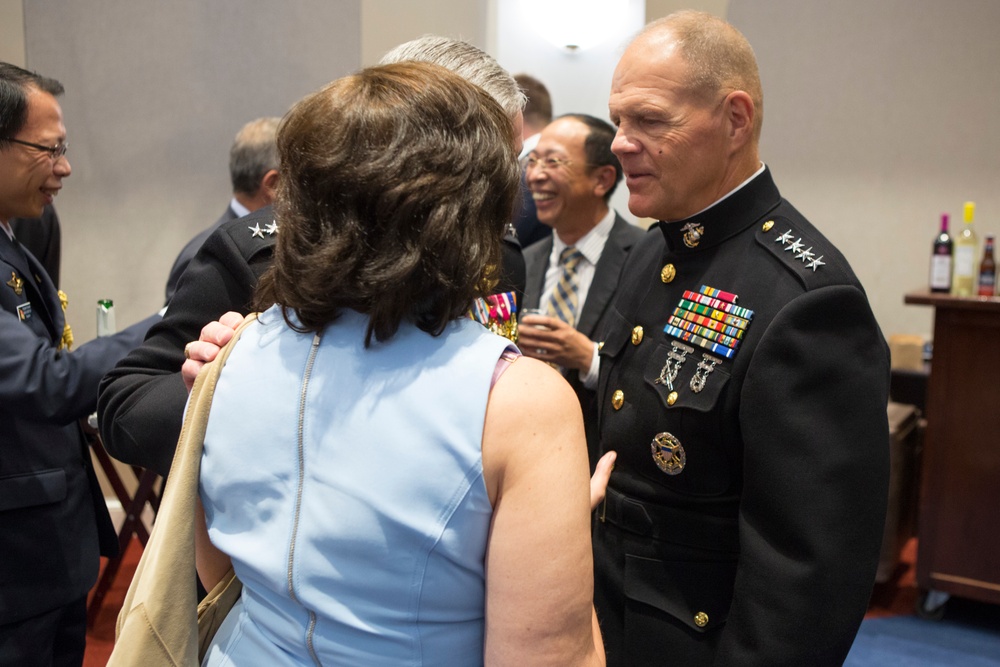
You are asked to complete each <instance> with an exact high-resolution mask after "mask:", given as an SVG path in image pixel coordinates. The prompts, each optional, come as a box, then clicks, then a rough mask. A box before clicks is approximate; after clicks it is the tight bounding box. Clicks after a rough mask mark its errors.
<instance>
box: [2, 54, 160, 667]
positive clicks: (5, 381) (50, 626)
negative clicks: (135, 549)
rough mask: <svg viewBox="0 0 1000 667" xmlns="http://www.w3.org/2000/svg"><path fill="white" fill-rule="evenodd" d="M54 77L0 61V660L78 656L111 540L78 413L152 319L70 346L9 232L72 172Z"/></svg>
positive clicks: (40, 279) (57, 295)
mask: <svg viewBox="0 0 1000 667" xmlns="http://www.w3.org/2000/svg"><path fill="white" fill-rule="evenodd" d="M61 92H62V86H61V85H60V84H59V83H58V82H57V81H54V80H52V79H48V78H45V77H40V76H38V75H35V74H33V73H31V72H27V71H25V70H22V69H20V68H18V67H15V66H13V65H8V64H7V63H0V553H2V554H3V555H2V556H0V664H2V665H64V664H65V665H72V664H77V665H79V664H80V663H81V662H82V660H83V652H84V642H85V635H86V599H87V591H88V590H89V589H90V587H91V586H93V584H94V582H95V581H96V580H97V570H98V564H99V558H98V555H99V554H105V555H111V554H113V553H114V552H115V551H116V550H117V539H116V537H115V532H114V527H113V526H112V525H111V519H110V517H109V516H108V510H107V507H106V505H105V504H104V497H103V494H102V493H101V489H100V487H99V485H98V483H97V478H96V477H95V475H94V470H93V467H92V466H91V462H90V452H89V451H88V448H87V444H86V441H85V440H84V437H83V433H82V431H81V428H80V425H79V419H80V418H82V417H85V416H86V415H87V414H89V413H90V412H92V411H93V410H94V409H95V407H96V404H97V387H98V383H99V381H100V379H101V377H102V375H103V374H104V373H105V372H107V370H108V369H109V368H111V367H112V366H113V365H114V363H115V362H116V361H117V360H118V359H119V358H120V357H122V356H123V355H124V354H125V353H126V352H127V351H128V350H129V349H130V348H132V347H134V346H135V345H138V344H139V342H140V341H141V340H142V336H143V334H144V333H145V331H146V329H147V328H148V327H149V325H150V324H151V323H152V321H153V320H154V319H155V316H154V317H153V318H149V319H148V320H146V321H144V322H142V323H140V324H137V325H135V326H133V327H130V328H129V329H127V330H125V331H123V332H121V333H120V334H117V335H115V336H109V337H105V338H99V339H97V340H94V341H91V342H89V343H87V344H86V345H82V346H80V347H79V349H77V350H73V351H70V350H69V345H70V344H71V335H70V332H69V329H68V327H66V324H65V318H64V315H63V309H64V307H65V303H66V299H65V295H63V294H62V293H61V292H57V291H56V288H55V286H54V285H53V284H52V280H51V279H50V278H49V276H48V274H47V273H46V272H45V269H44V268H42V265H41V264H40V263H39V262H38V260H37V259H35V257H34V256H33V255H32V254H31V253H30V252H27V251H25V250H24V249H23V248H22V247H21V245H20V244H19V243H18V242H17V239H16V238H15V237H14V236H13V233H12V232H11V229H10V226H9V224H8V222H9V221H10V220H11V219H12V218H15V217H25V218H37V217H38V216H40V215H41V214H42V208H43V207H44V206H45V205H46V204H51V203H52V199H53V197H55V196H56V194H57V193H58V192H59V189H60V188H61V187H62V180H63V179H64V178H66V177H68V176H69V175H70V164H69V161H68V160H67V159H66V129H65V127H64V126H63V122H62V111H61V109H60V108H59V104H58V102H56V95H58V94H60V93H61Z"/></svg>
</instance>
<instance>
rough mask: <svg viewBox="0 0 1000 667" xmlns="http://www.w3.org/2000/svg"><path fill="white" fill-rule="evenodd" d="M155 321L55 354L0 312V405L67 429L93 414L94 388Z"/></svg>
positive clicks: (45, 341) (47, 343) (49, 344)
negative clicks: (0, 341)
mask: <svg viewBox="0 0 1000 667" xmlns="http://www.w3.org/2000/svg"><path fill="white" fill-rule="evenodd" d="M157 320H159V316H153V317H150V318H147V319H145V320H143V321H142V322H140V323H138V324H134V325H132V326H131V327H129V328H128V329H125V330H124V331H121V332H119V333H118V334H116V335H114V336H107V337H104V338H95V339H94V340H92V341H90V342H89V343H87V344H85V345H82V346H80V347H79V348H78V349H76V350H74V351H72V352H67V351H59V350H58V349H56V347H55V346H54V345H53V344H52V341H50V340H48V339H46V338H40V337H39V336H38V335H36V334H35V332H33V331H32V330H31V329H30V328H28V327H26V326H25V325H24V323H23V322H21V321H20V320H19V319H18V317H17V316H16V315H14V314H13V313H10V312H7V311H6V310H4V311H3V312H0V340H2V341H3V349H4V352H3V354H0V402H2V403H3V405H4V407H5V409H6V410H7V411H8V412H11V413H16V414H18V415H19V416H20V417H22V418H24V419H27V420H32V421H39V422H45V423H55V424H67V423H70V422H72V421H74V420H76V419H79V418H81V417H85V416H87V415H88V414H90V413H91V412H93V411H94V408H95V407H96V405H97V387H98V383H99V382H100V380H101V376H103V375H104V373H106V372H107V371H108V370H109V369H110V368H111V367H112V366H114V364H115V362H117V361H118V360H119V359H121V358H122V357H123V356H124V355H125V353H126V352H128V351H129V350H130V349H132V348H134V347H135V346H137V345H138V344H139V343H140V341H142V337H143V335H144V334H145V333H146V330H147V329H149V327H150V325H152V324H153V322H155V321H157Z"/></svg>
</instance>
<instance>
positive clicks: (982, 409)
mask: <svg viewBox="0 0 1000 667" xmlns="http://www.w3.org/2000/svg"><path fill="white" fill-rule="evenodd" d="M905 303H907V304H914V305H923V306H932V307H933V308H934V354H933V358H932V360H931V373H930V380H929V385H928V390H927V411H926V417H927V431H926V435H925V441H924V448H923V454H922V459H923V460H922V466H921V467H922V474H921V482H920V508H919V519H918V533H917V535H918V538H917V539H918V545H917V585H918V586H920V587H921V588H923V589H924V590H925V591H930V592H931V597H933V596H934V594H935V593H937V594H938V595H937V598H936V599H937V600H938V601H939V604H937V605H935V604H934V603H931V604H927V605H925V606H924V608H923V611H924V612H925V613H928V614H929V615H933V614H934V612H935V610H936V607H937V606H942V605H943V601H941V600H942V598H943V600H947V595H958V596H961V597H968V598H973V599H976V600H979V601H982V602H990V603H995V604H1000V298H997V297H980V298H959V297H951V296H948V295H941V294H932V293H929V292H914V293H910V294H907V295H906V297H905ZM941 593H944V594H947V595H943V596H942V595H940V594H941ZM921 604H924V603H921ZM918 611H920V609H919V608H918ZM941 613H943V609H941Z"/></svg>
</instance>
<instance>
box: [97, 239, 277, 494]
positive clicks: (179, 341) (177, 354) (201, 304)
mask: <svg viewBox="0 0 1000 667" xmlns="http://www.w3.org/2000/svg"><path fill="white" fill-rule="evenodd" d="M244 253H245V249H241V248H240V247H239V246H238V244H237V243H236V242H235V241H234V239H233V237H232V236H231V235H230V234H229V233H227V228H226V227H222V228H220V229H218V230H216V232H215V233H213V234H212V235H211V236H209V237H208V239H207V240H206V241H205V243H204V245H203V246H202V247H201V249H200V250H199V252H198V254H197V255H195V257H194V259H192V260H191V263H190V264H189V265H188V267H187V270H186V271H185V272H184V275H183V276H182V277H181V279H180V282H179V283H178V285H177V291H176V293H175V294H174V296H173V298H172V299H171V301H170V305H169V306H168V308H167V312H166V313H165V314H164V317H163V321H162V322H160V323H159V324H157V325H156V326H154V327H153V328H152V329H151V330H150V331H149V335H148V336H147V337H146V340H145V342H143V344H142V345H141V346H140V347H138V348H137V349H135V350H133V351H132V352H131V353H130V354H129V355H128V356H126V357H125V358H124V359H123V360H122V361H121V362H120V363H119V364H118V365H117V366H116V367H115V368H114V369H113V370H112V371H111V372H110V373H108V374H107V375H106V376H105V377H104V379H103V380H102V381H101V390H100V396H99V399H98V413H99V421H100V429H101V434H102V437H103V439H104V444H105V447H106V448H107V450H108V451H109V452H110V453H111V455H112V456H114V457H115V458H117V459H119V460H121V461H124V462H126V463H130V464H134V465H140V466H143V467H145V468H150V469H152V470H155V471H156V472H158V473H160V474H166V473H167V471H168V470H169V468H170V462H171V460H172V459H173V455H174V448H175V447H176V445H177V437H178V436H179V435H180V430H181V422H182V419H183V413H184V405H185V403H186V402H187V390H186V389H185V387H184V382H183V380H182V379H181V375H180V368H181V366H182V365H183V363H184V346H185V345H186V344H187V343H189V342H190V341H193V340H197V339H198V337H199V335H200V334H201V329H202V327H204V326H205V325H206V324H208V323H209V322H211V321H213V320H216V319H218V318H219V317H220V316H221V315H222V314H223V313H225V312H227V311H230V310H234V311H237V312H240V313H243V314H246V313H248V312H249V306H250V300H251V297H252V294H253V288H254V286H255V285H256V283H257V278H258V277H259V275H260V274H261V273H262V272H263V271H264V270H265V269H266V268H267V266H268V265H269V264H270V259H271V252H270V251H268V252H266V253H259V254H257V255H250V260H249V261H248V260H247V259H245V257H244Z"/></svg>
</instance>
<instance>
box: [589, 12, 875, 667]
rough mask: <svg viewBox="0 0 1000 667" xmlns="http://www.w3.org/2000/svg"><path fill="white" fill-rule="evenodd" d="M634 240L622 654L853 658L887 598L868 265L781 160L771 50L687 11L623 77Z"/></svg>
mask: <svg viewBox="0 0 1000 667" xmlns="http://www.w3.org/2000/svg"><path fill="white" fill-rule="evenodd" d="M609 110H610V112H611V119H612V121H613V122H614V123H615V124H617V125H618V134H617V136H616V137H615V141H614V143H613V144H612V150H614V152H615V154H616V155H617V156H618V158H619V159H620V160H621V163H622V168H623V169H624V171H625V182H626V184H627V185H628V188H629V208H630V209H631V211H632V212H633V213H634V214H636V215H638V216H642V217H651V218H656V219H658V220H659V221H660V222H658V223H656V225H655V226H654V228H653V229H651V230H650V233H649V234H647V235H646V236H645V237H644V238H643V239H642V241H640V242H639V243H638V244H637V245H636V247H635V248H633V250H632V252H631V253H630V254H629V257H628V261H627V262H626V265H625V268H624V269H623V271H622V284H621V286H620V288H619V290H618V294H617V297H616V298H615V301H614V303H613V304H612V307H611V312H610V314H609V318H610V322H609V327H608V329H607V330H606V331H605V338H604V340H605V343H604V346H603V347H602V348H601V377H600V381H599V386H598V402H599V405H600V411H601V414H600V431H601V446H602V447H603V448H604V449H605V450H614V451H616V452H617V455H618V458H617V460H616V462H615V469H614V472H613V473H612V475H611V478H610V483H609V485H608V489H607V496H606V500H605V502H604V504H603V505H601V506H599V507H598V509H597V513H596V515H597V519H596V520H595V522H594V535H593V539H594V570H595V597H594V602H595V606H596V608H597V614H598V618H599V619H600V622H601V628H602V630H603V631H604V638H605V646H606V648H607V654H608V665H609V666H611V667H620V666H625V665H628V666H629V667H643V666H647V665H649V666H651V665H663V664H665V663H672V664H678V665H775V666H777V665H810V666H827V665H829V666H832V665H838V666H839V665H841V664H843V661H844V658H845V657H846V655H847V652H848V650H849V649H850V647H851V643H852V642H853V639H854V636H855V633H856V632H857V629H858V626H859V625H860V623H861V620H862V618H863V617H864V614H865V610H866V608H867V604H868V599H869V596H870V595H871V590H872V585H873V583H874V579H875V571H876V566H877V563H878V557H879V551H880V548H881V544H882V532H883V526H884V523H885V509H886V500H887V489H888V476H889V475H888V472H889V447H888V445H889V437H888V424H887V419H886V402H887V398H888V388H889V354H888V348H887V346H886V344H885V340H884V339H883V337H882V334H881V332H880V331H879V327H878V324H877V322H876V321H875V317H874V315H873V313H872V310H871V307H870V306H869V304H868V299H867V297H866V296H865V292H864V290H863V288H862V286H861V284H860V283H859V282H858V279H857V277H856V276H855V275H854V272H853V271H852V270H851V267H850V265H849V264H848V262H847V260H846V259H845V258H844V257H843V255H841V253H840V252H838V251H837V249H836V248H835V247H834V246H833V244H831V243H830V241H829V240H827V239H826V238H825V237H824V236H823V235H822V234H821V233H820V232H819V230H817V229H816V228H815V227H814V226H813V225H811V224H810V223H809V221H808V220H806V219H805V218H804V217H803V216H802V215H801V214H800V213H799V212H798V211H796V210H795V208H794V207H793V206H792V205H791V204H789V203H788V202H787V201H785V200H784V199H782V197H781V195H780V193H779V192H778V189H777V187H776V186H775V184H774V181H773V180H772V178H771V173H770V171H769V170H768V169H767V167H765V166H764V164H762V163H761V161H760V157H759V153H758V144H759V140H760V129H761V121H762V112H763V93H762V89H761V85H760V77H759V74H758V71H757V64H756V60H755V58H754V55H753V50H752V49H751V48H750V45H749V44H748V43H747V41H746V38H744V37H743V35H742V34H740V33H739V31H737V30H736V29H735V28H734V27H733V26H731V25H729V24H727V23H726V22H725V21H722V20H721V19H718V18H716V17H713V16H711V15H708V14H704V13H700V12H678V13H676V14H672V15H670V16H668V17H666V18H664V19H662V20H660V21H657V22H655V23H653V24H651V25H650V26H647V28H646V30H644V31H643V32H642V33H641V34H640V35H639V36H638V37H637V38H636V39H635V40H634V41H633V42H632V43H631V44H630V45H629V46H628V48H627V49H626V50H625V53H624V55H623V56H622V58H621V60H620V62H619V64H618V67H617V69H616V70H615V74H614V77H613V79H612V85H611V97H610V100H609Z"/></svg>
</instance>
